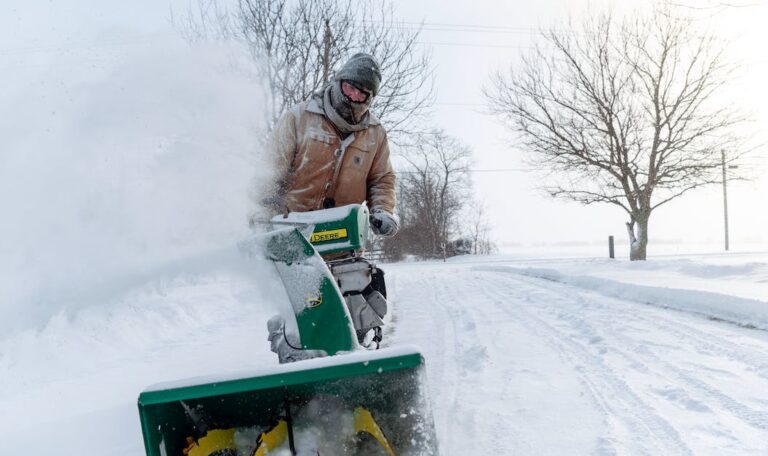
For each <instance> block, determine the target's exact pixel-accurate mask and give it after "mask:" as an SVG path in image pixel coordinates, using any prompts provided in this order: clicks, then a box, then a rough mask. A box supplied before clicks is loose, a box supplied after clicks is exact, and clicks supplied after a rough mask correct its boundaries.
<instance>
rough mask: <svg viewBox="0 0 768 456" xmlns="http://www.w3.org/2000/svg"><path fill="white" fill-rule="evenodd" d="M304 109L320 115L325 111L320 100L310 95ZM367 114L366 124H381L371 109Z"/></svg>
mask: <svg viewBox="0 0 768 456" xmlns="http://www.w3.org/2000/svg"><path fill="white" fill-rule="evenodd" d="M304 110H305V111H307V112H311V113H314V114H320V115H322V116H324V115H325V111H323V107H322V106H321V105H320V101H319V100H318V99H317V98H316V97H312V98H310V99H309V101H307V103H306V106H305V107H304ZM368 116H369V118H368V125H381V122H379V118H378V117H376V116H374V115H373V113H372V112H371V111H368Z"/></svg>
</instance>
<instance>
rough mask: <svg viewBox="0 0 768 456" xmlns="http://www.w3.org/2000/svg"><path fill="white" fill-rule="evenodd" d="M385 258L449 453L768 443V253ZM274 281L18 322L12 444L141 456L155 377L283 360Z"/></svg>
mask: <svg viewBox="0 0 768 456" xmlns="http://www.w3.org/2000/svg"><path fill="white" fill-rule="evenodd" d="M386 271H387V278H388V287H389V290H390V294H391V322H390V325H389V327H388V328H387V330H386V335H385V344H386V345H388V346H394V345H397V344H401V343H407V344H414V345H417V346H419V347H420V348H421V349H422V351H423V353H424V355H425V357H426V359H427V366H428V371H427V372H428V376H429V383H430V384H429V388H430V396H431V400H432V404H433V409H434V416H435V422H436V426H437V432H438V436H439V438H440V442H441V449H442V453H443V454H446V455H481V454H482V455H485V454H494V455H496V454H531V455H549V454H552V455H560V454H568V455H570V454H604V455H608V454H654V455H658V454H665V455H667V454H717V455H721V454H733V455H743V454H768V254H760V253H734V254H728V255H722V254H712V255H695V256H693V255H692V256H682V255H678V256H662V257H660V258H655V259H652V260H651V261H648V262H645V263H629V262H627V261H622V260H619V261H610V260H607V259H605V260H604V259H595V258H548V259H545V258H542V257H541V256H537V257H536V258H531V257H529V256H527V255H520V254H509V255H497V256H491V257H461V258H456V259H453V260H452V261H449V262H447V263H442V262H421V263H400V264H392V265H388V266H387V267H386ZM129 279H130V280H129ZM276 284H277V277H276V275H275V273H274V272H273V271H272V270H271V269H270V267H269V266H268V265H266V264H259V263H254V262H252V261H245V260H243V259H241V258H240V257H239V256H238V255H237V254H236V252H234V251H232V252H230V251H214V252H209V253H205V254H200V255H197V256H196V257H193V258H187V259H182V260H179V261H177V262H174V263H169V264H166V265H164V266H162V267H158V268H156V269H155V270H153V271H151V273H146V274H144V275H143V276H136V277H133V278H124V279H123V280H121V281H116V282H114V283H111V284H102V285H103V286H99V287H93V290H92V291H91V292H88V291H82V290H80V291H79V292H78V293H79V294H78V296H79V299H80V300H81V301H82V302H84V303H85V304H82V305H80V306H76V307H73V308H72V309H71V310H61V311H58V312H53V313H52V314H51V315H49V317H48V318H47V320H46V321H45V323H44V324H41V325H38V326H28V327H23V326H22V325H16V326H15V327H13V328H12V329H9V330H7V331H5V332H4V333H3V336H2V338H1V339H0V454H2V455H6V454H8V455H10V454H34V455H61V454H77V455H140V454H142V453H143V447H142V441H141V432H140V429H139V419H138V414H137V410H136V398H137V395H138V394H139V392H140V391H141V390H142V389H143V388H144V387H145V386H147V385H149V384H152V383H156V382H161V381H169V380H174V379H177V378H182V377H190V376H197V375H206V374H211V373H226V372H230V371H238V370H243V369H247V368H260V367H265V366H270V365H275V364H276V363H277V361H276V359H275V357H274V356H273V355H272V354H271V353H270V352H269V350H268V345H267V342H266V336H267V334H266V329H265V322H266V319H267V318H268V317H269V316H270V315H271V314H272V313H274V311H275V309H277V306H279V305H283V304H284V303H283V302H281V301H280V299H278V298H276V297H277V296H281V290H280V289H279V288H278V287H277V285H276ZM89 293H90V294H89ZM18 321H26V319H25V318H23V315H19V316H18ZM6 323H8V322H7V321H6ZM7 326H8V325H7ZM12 326H13V325H10V326H9V327H12Z"/></svg>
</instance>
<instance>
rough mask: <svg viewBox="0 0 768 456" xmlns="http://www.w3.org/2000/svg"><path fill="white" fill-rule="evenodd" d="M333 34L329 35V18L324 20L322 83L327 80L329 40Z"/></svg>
mask: <svg viewBox="0 0 768 456" xmlns="http://www.w3.org/2000/svg"><path fill="white" fill-rule="evenodd" d="M332 40H333V35H331V24H330V20H329V19H326V20H325V36H323V46H324V48H323V84H325V83H326V82H328V73H330V72H331V68H330V66H331V62H330V60H331V42H332Z"/></svg>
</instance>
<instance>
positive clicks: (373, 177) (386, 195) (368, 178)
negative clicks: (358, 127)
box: [272, 99, 395, 213]
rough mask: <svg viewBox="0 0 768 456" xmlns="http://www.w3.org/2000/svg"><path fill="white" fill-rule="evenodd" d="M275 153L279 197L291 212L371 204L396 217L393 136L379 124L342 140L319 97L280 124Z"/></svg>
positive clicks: (375, 122)
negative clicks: (325, 205) (327, 204)
mask: <svg viewBox="0 0 768 456" xmlns="http://www.w3.org/2000/svg"><path fill="white" fill-rule="evenodd" d="M272 151H273V153H274V158H275V160H276V170H277V175H278V176H279V177H280V180H279V182H278V189H277V190H276V193H277V194H278V195H280V196H282V199H283V202H284V203H285V205H286V206H287V207H288V209H289V210H291V211H297V212H306V211H312V210H317V209H322V208H323V201H324V200H325V199H326V198H333V200H334V201H335V202H336V206H343V205H346V204H353V203H356V204H361V203H363V202H364V201H367V202H368V207H369V208H370V209H371V210H372V211H373V210H377V209H380V210H385V211H387V212H389V213H394V209H395V174H394V172H393V171H392V165H391V164H390V160H389V145H388V143H387V133H386V131H385V130H384V127H382V126H381V124H380V123H379V122H378V120H375V119H371V122H370V125H369V126H368V128H366V129H365V130H362V131H358V132H355V133H354V135H350V136H349V137H347V138H346V139H345V140H344V141H342V139H341V137H340V136H339V134H338V133H337V132H336V129H335V128H334V127H333V124H332V123H331V121H330V120H328V118H327V117H326V116H325V114H324V113H323V109H322V107H321V106H320V104H319V103H318V102H317V100H315V99H310V100H309V101H305V102H303V103H299V104H298V105H296V106H294V107H293V108H292V109H290V110H289V111H287V112H285V113H284V114H283V115H282V117H280V119H279V120H278V123H277V125H276V127H275V130H274V132H273V137H272Z"/></svg>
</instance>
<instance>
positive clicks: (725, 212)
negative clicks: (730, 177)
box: [720, 149, 728, 252]
mask: <svg viewBox="0 0 768 456" xmlns="http://www.w3.org/2000/svg"><path fill="white" fill-rule="evenodd" d="M720 157H721V158H722V163H723V220H724V221H725V251H726V252H727V251H728V188H727V186H726V180H727V178H726V176H725V149H720Z"/></svg>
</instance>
